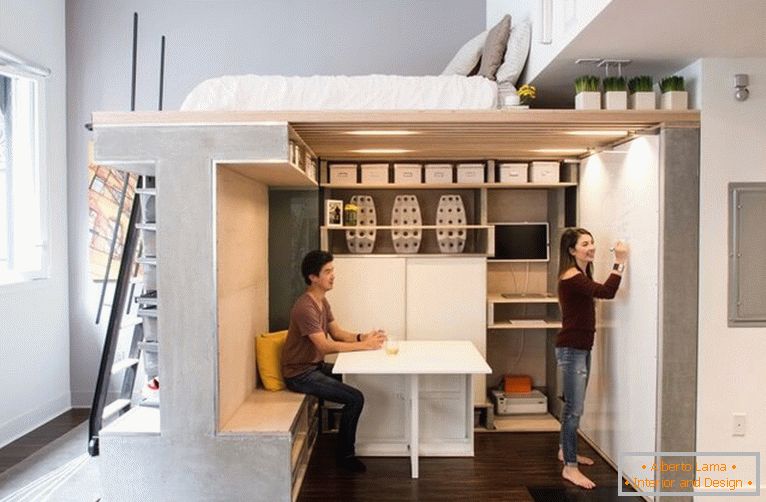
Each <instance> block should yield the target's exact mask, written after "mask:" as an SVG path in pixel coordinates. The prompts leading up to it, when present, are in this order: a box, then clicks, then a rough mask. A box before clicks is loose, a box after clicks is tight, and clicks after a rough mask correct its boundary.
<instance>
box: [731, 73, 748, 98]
mask: <svg viewBox="0 0 766 502" xmlns="http://www.w3.org/2000/svg"><path fill="white" fill-rule="evenodd" d="M748 85H750V78H749V77H748V75H747V73H737V74H736V75H734V99H736V100H737V101H745V100H747V98H748V97H750V90H749V89H748V88H747V86H748Z"/></svg>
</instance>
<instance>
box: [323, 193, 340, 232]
mask: <svg viewBox="0 0 766 502" xmlns="http://www.w3.org/2000/svg"><path fill="white" fill-rule="evenodd" d="M324 221H325V224H326V225H327V226H328V227H342V226H343V201H342V200H335V199H327V201H325V215H324Z"/></svg>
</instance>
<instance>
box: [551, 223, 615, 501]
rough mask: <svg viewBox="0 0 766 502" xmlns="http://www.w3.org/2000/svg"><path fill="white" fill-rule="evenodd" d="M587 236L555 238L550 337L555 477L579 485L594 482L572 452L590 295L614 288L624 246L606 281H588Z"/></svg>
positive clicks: (591, 325)
mask: <svg viewBox="0 0 766 502" xmlns="http://www.w3.org/2000/svg"><path fill="white" fill-rule="evenodd" d="M595 253H596V246H595V243H594V241H593V235H591V233H590V232H588V231H587V230H585V229H584V228H568V229H566V230H565V231H564V234H563V235H562V236H561V249H560V255H559V285H558V295H559V305H560V306H561V317H562V323H561V324H562V327H561V331H560V332H559V333H558V335H557V336H556V363H557V364H558V367H559V368H560V369H561V372H562V376H563V387H564V409H563V411H562V414H561V439H560V443H559V453H558V457H559V460H561V461H563V462H564V469H563V470H562V471H561V476H562V477H563V478H564V479H566V480H568V481H571V482H572V483H574V484H576V485H577V486H580V487H582V488H587V489H591V488H593V487H595V486H596V484H595V483H594V482H593V481H591V480H590V479H589V478H588V477H586V476H585V475H584V474H583V473H582V472H580V469H579V468H578V463H579V464H585V465H592V464H593V460H591V459H590V458H588V457H583V456H580V455H578V454H577V428H578V427H579V425H580V416H582V412H583V404H584V402H585V388H586V387H587V386H588V376H589V374H590V350H591V348H592V347H593V334H594V333H595V331H596V308H595V303H594V301H593V299H594V298H607V299H611V298H614V295H615V294H616V293H617V288H619V287H620V280H621V278H622V273H623V271H624V270H625V262H626V260H627V258H628V248H627V246H626V245H625V244H623V243H622V242H621V241H618V242H617V243H616V244H615V245H614V266H613V267H612V273H611V274H610V275H609V278H607V280H606V282H604V283H603V284H600V283H598V282H595V281H594V280H593V256H594V255H595Z"/></svg>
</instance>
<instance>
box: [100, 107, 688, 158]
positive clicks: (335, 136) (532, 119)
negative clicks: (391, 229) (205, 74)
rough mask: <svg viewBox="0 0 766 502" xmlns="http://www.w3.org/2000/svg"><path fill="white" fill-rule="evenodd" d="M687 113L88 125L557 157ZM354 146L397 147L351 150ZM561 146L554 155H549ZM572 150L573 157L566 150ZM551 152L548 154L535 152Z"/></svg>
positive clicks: (158, 118)
mask: <svg viewBox="0 0 766 502" xmlns="http://www.w3.org/2000/svg"><path fill="white" fill-rule="evenodd" d="M699 120H700V114H699V111H696V110H688V111H664V110H656V111H635V110H628V111H607V110H597V111H584V110H521V111H505V110H455V111H452V110H449V111H447V110H437V111H369V112H365V111H358V112H357V111H305V112H302V111H295V112H290V111H286V112H244V111H236V112H214V111H211V112H96V113H94V114H93V126H94V127H114V126H130V125H132V126H162V125H178V126H183V125H202V124H208V125H214V124H230V125H233V124H246V123H256V122H288V123H290V125H291V126H292V127H293V129H294V130H295V132H296V133H297V134H298V135H299V136H300V137H301V138H302V139H303V140H304V141H305V142H306V144H307V145H309V147H310V148H311V149H312V150H313V151H314V152H315V153H316V154H317V155H318V156H319V157H320V158H324V159H333V160H341V159H367V158H369V159H375V158H379V159H385V160H399V159H402V160H404V159H421V160H428V159H454V160H461V159H487V158H494V159H557V158H566V157H578V156H582V155H585V154H587V151H588V150H593V149H599V148H603V147H604V146H606V145H608V144H610V143H613V142H615V141H619V140H620V138H618V137H615V136H614V135H609V134H603V135H594V136H575V135H572V134H570V133H571V132H572V131H591V132H594V131H596V132H598V131H628V132H629V133H631V134H632V133H636V134H640V133H644V132H648V131H652V130H655V129H657V127H658V126H661V125H666V126H673V127H699ZM359 130H363V131H381V130H383V131H409V132H411V133H413V134H410V135H406V136H374V135H372V136H355V135H351V134H348V132H349V131H359ZM358 149H403V150H408V151H405V152H400V153H394V152H386V153H359V152H354V151H353V150H358ZM557 149H559V150H560V149H565V150H564V151H559V152H554V151H553V150H557ZM566 149H578V150H579V152H575V151H571V152H567V151H566ZM535 150H551V151H543V152H539V151H535Z"/></svg>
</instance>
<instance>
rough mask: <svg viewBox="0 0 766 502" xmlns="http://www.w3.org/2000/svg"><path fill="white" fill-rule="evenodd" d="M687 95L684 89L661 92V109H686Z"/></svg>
mask: <svg viewBox="0 0 766 502" xmlns="http://www.w3.org/2000/svg"><path fill="white" fill-rule="evenodd" d="M688 103H689V95H688V94H687V93H686V91H668V92H663V93H662V109H663V110H686V109H687V108H688Z"/></svg>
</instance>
